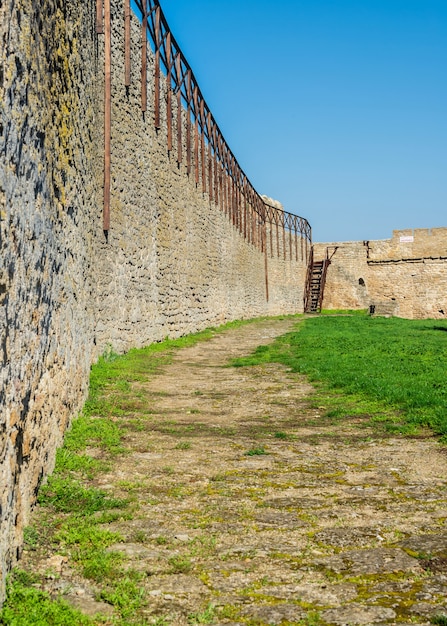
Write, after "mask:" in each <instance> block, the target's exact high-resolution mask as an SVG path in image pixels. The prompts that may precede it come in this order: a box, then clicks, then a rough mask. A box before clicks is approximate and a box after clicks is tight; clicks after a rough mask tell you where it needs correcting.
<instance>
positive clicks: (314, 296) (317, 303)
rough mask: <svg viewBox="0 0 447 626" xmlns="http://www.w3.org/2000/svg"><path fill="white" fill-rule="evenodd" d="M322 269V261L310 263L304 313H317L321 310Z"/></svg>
mask: <svg viewBox="0 0 447 626" xmlns="http://www.w3.org/2000/svg"><path fill="white" fill-rule="evenodd" d="M323 270H324V261H314V262H313V263H312V268H311V275H310V290H309V299H308V303H307V307H306V313H319V312H320V311H321V304H322V303H321V300H322V298H321V292H322V278H323Z"/></svg>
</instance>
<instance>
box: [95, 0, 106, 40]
mask: <svg viewBox="0 0 447 626" xmlns="http://www.w3.org/2000/svg"><path fill="white" fill-rule="evenodd" d="M103 9H104V0H96V32H97V33H98V35H102V34H103V33H104V21H103V17H102V12H103Z"/></svg>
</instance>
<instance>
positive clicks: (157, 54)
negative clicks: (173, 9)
mask: <svg viewBox="0 0 447 626" xmlns="http://www.w3.org/2000/svg"><path fill="white" fill-rule="evenodd" d="M146 1H147V0H144V2H145V6H146ZM160 11H161V9H160V6H157V9H156V11H155V42H154V45H155V76H154V98H155V102H154V125H155V128H156V129H157V130H158V129H159V128H160ZM145 17H146V24H147V9H146V10H145ZM143 21H144V19H143ZM146 30H147V28H146Z"/></svg>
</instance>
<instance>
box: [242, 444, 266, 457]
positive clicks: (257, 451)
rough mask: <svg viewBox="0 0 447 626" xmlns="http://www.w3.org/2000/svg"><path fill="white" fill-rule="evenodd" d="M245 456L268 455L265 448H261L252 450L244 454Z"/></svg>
mask: <svg viewBox="0 0 447 626" xmlns="http://www.w3.org/2000/svg"><path fill="white" fill-rule="evenodd" d="M244 454H245V456H261V455H263V454H268V452H266V450H265V448H264V447H263V446H259V447H257V448H250V450H247V452H244Z"/></svg>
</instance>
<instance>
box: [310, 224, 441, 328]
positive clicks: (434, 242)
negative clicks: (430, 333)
mask: <svg viewBox="0 0 447 626" xmlns="http://www.w3.org/2000/svg"><path fill="white" fill-rule="evenodd" d="M335 248H336V250H335ZM327 250H328V251H329V256H330V255H331V254H333V253H334V250H335V253H334V254H333V257H332V259H331V264H330V266H329V268H328V272H327V281H326V286H325V289H324V300H323V308H324V309H365V308H369V307H370V306H371V305H373V306H374V307H375V313H376V314H379V315H395V316H397V317H405V318H408V319H423V318H432V319H445V318H446V317H447V228H430V229H423V228H418V229H406V230H395V231H393V236H392V238H391V239H384V240H378V241H345V242H338V243H317V244H314V254H315V259H321V260H322V259H323V258H325V256H326V251H327Z"/></svg>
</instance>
